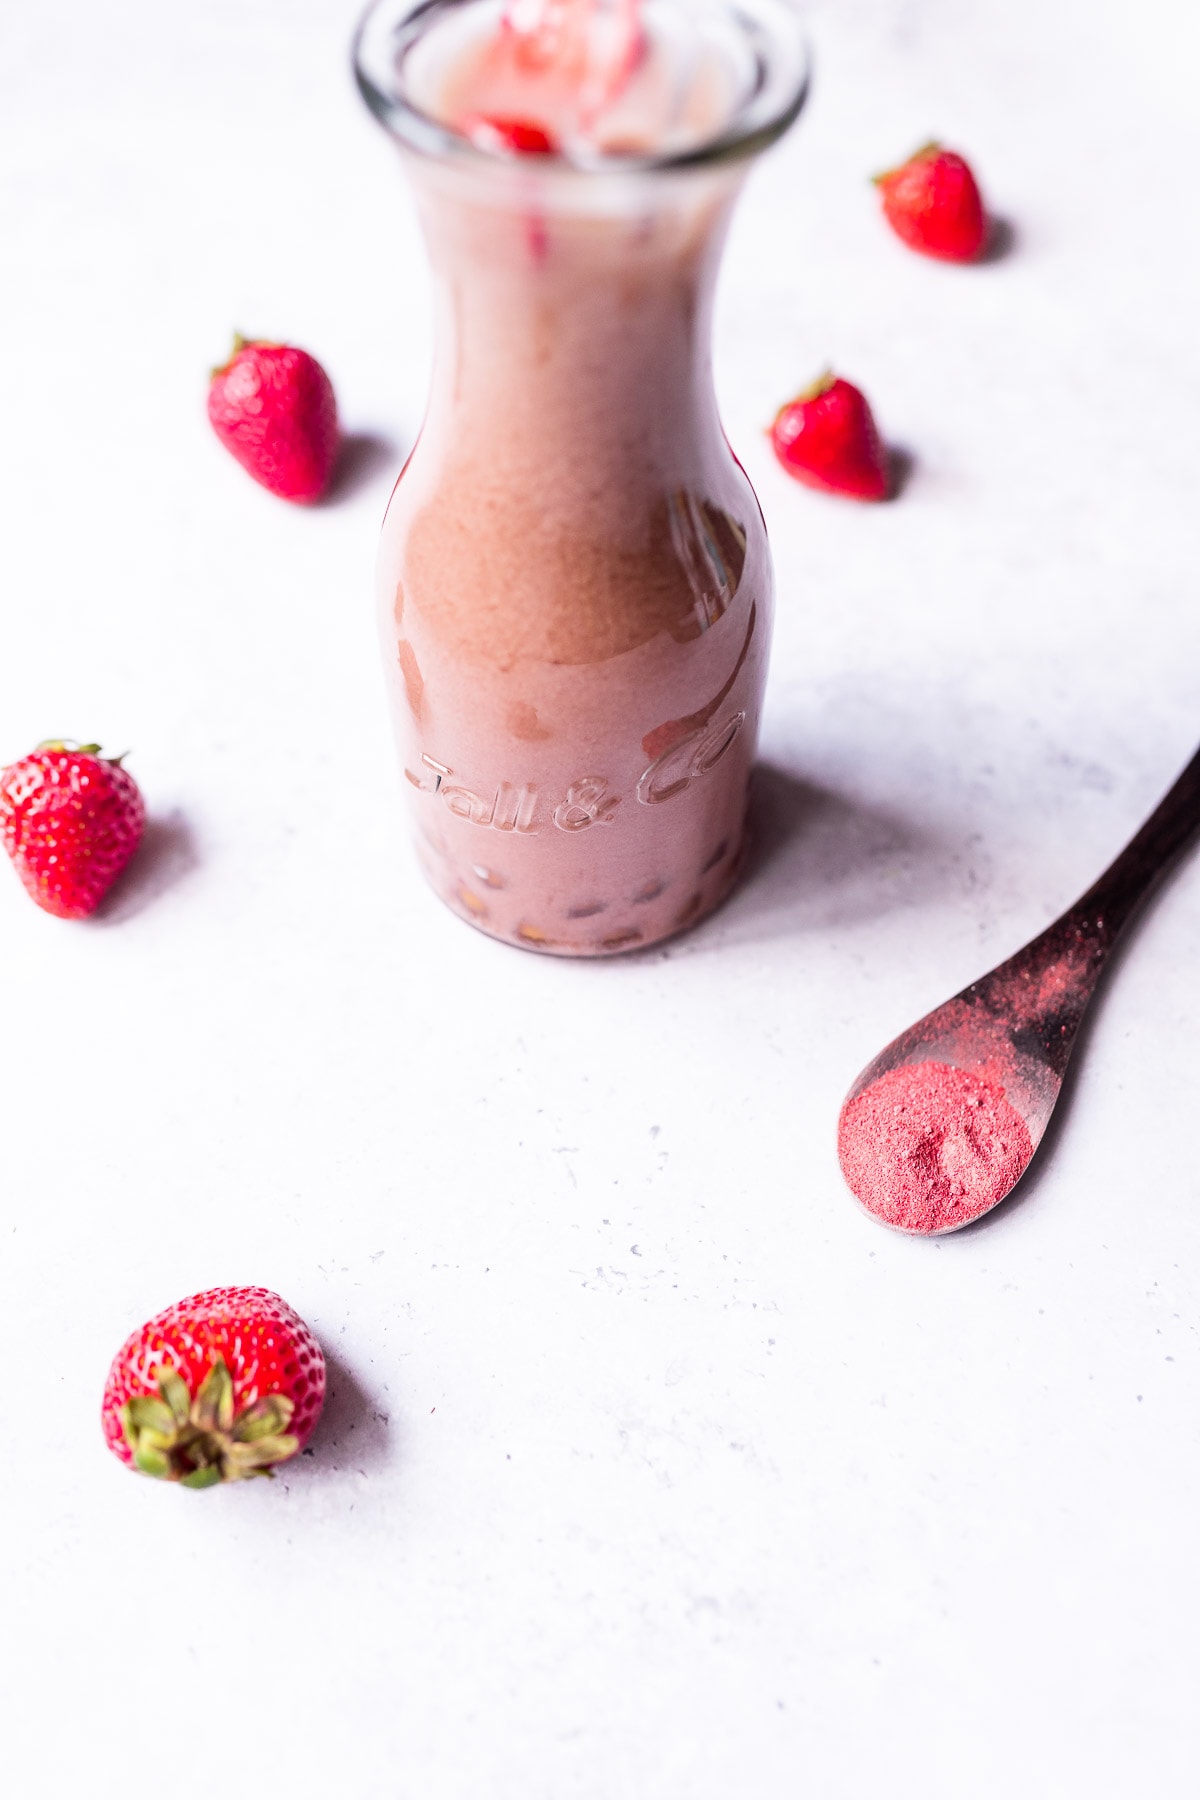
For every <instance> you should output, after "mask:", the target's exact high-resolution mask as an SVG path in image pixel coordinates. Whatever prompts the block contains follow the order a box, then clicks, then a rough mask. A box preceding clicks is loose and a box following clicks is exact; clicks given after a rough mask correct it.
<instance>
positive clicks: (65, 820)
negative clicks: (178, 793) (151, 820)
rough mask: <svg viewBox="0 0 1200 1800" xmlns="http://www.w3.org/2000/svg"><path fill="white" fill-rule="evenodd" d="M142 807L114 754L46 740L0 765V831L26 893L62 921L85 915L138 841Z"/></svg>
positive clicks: (94, 746) (142, 822) (96, 747)
mask: <svg viewBox="0 0 1200 1800" xmlns="http://www.w3.org/2000/svg"><path fill="white" fill-rule="evenodd" d="M145 822H146V809H145V806H144V805H143V803H142V796H141V794H140V792H139V790H138V785H137V782H136V781H135V780H134V779H133V776H132V775H131V774H130V773H129V771H128V770H127V769H123V768H122V767H121V759H120V757H106V756H102V755H101V754H100V746H99V744H78V745H76V744H70V743H67V742H65V741H64V740H62V739H56V738H51V739H48V740H47V742H45V743H44V744H39V745H38V747H37V749H36V750H35V751H34V752H33V754H32V756H25V757H22V759H21V761H20V762H16V763H13V764H12V766H11V768H7V769H4V770H3V771H0V834H2V835H3V839H4V848H5V849H6V850H7V851H8V854H9V855H10V856H11V857H12V860H13V862H14V863H15V864H16V869H17V874H18V875H19V876H20V877H21V880H22V881H23V882H24V884H25V888H26V891H27V892H28V893H29V894H30V895H31V896H32V897H33V899H34V900H36V901H37V903H38V905H39V906H40V907H42V908H43V909H44V910H45V911H46V912H48V913H54V914H55V916H56V917H57V918H60V919H86V918H87V916H88V914H89V913H92V912H95V910H96V908H97V906H99V904H100V902H101V900H103V898H104V896H105V894H107V892H108V890H109V888H110V887H111V886H112V884H113V882H114V881H115V880H116V879H117V876H118V875H119V874H120V873H121V870H122V869H123V868H124V867H125V865H126V863H127V862H128V861H129V859H130V857H131V856H132V855H133V853H134V851H135V850H136V849H137V847H138V843H139V842H140V840H141V835H142V828H143V826H144V825H145Z"/></svg>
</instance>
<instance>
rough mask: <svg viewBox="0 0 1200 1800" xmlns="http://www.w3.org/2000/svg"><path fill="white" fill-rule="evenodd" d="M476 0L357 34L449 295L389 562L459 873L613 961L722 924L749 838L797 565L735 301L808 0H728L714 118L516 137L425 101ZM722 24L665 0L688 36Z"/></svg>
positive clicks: (409, 756)
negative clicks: (508, 146)
mask: <svg viewBox="0 0 1200 1800" xmlns="http://www.w3.org/2000/svg"><path fill="white" fill-rule="evenodd" d="M477 3H478V0H426V3H425V4H423V5H416V6H414V5H413V4H412V0H378V4H376V5H375V6H374V7H373V8H372V9H371V11H370V12H369V13H368V14H367V16H366V19H365V20H364V23H363V26H362V28H361V30H360V34H359V38H358V41H357V45H356V70H357V74H358V79H359V83H360V86H361V88H362V91H363V93H364V96H365V97H366V99H367V101H368V103H369V105H370V106H371V108H372V110H373V111H374V112H375V113H376V115H377V116H378V117H379V118H380V119H381V120H382V122H383V123H384V124H385V125H386V126H387V128H388V130H389V131H390V133H391V135H392V136H393V138H394V139H395V141H396V142H397V144H398V145H399V146H400V148H401V150H402V151H403V153H404V157H405V161H406V163H407V168H408V174H409V177H410V179H411V181H412V184H413V187H414V189H415V192H416V198H417V203H418V207H419V211H420V216H421V221H422V225H423V228H424V233H425V237H426V241H427V245H428V250H429V255H430V258H431V262H432V266H433V271H434V278H435V291H436V321H435V356H434V371H433V380H432V391H431V395H430V400H429V406H428V411H427V414H426V418H425V422H424V425H423V427H422V430H421V434H420V437H419V440H418V442H417V445H416V447H415V449H414V451H413V453H412V455H411V457H410V459H409V461H408V463H407V465H406V467H405V469H404V470H403V472H402V474H401V476H400V479H399V481H398V483H397V485H396V489H395V491H394V493H393V495H392V498H391V502H390V504H389V507H388V512H387V516H386V519H385V522H384V527H383V536H382V541H381V546H380V553H379V563H378V586H379V603H380V621H381V630H382V641H383V654H384V663H385V669H386V673H387V678H388V683H389V688H390V692H391V699H392V705H393V710H394V715H395V721H396V728H397V734H398V738H399V743H400V753H401V758H402V762H403V768H404V775H405V784H406V787H407V789H408V792H409V795H410V799H411V802H412V806H413V809H414V814H415V824H416V842H417V847H418V851H419V854H420V857H421V860H422V863H423V865H424V868H425V870H426V873H427V874H428V877H429V880H430V881H431V883H432V884H433V886H434V888H435V889H436V891H437V892H438V893H439V894H440V895H441V897H442V898H443V899H444V900H445V901H446V902H447V903H448V904H449V905H450V906H451V907H452V908H454V910H455V911H456V912H458V913H459V914H460V915H461V916H462V917H463V918H464V919H466V920H468V921H469V922H470V923H471V924H473V925H475V926H477V927H479V929H481V930H482V931H485V932H488V933H490V934H491V935H493V936H495V937H498V938H501V939H503V940H505V941H506V942H508V943H512V944H516V945H521V946H523V947H525V948H528V949H535V950H540V951H545V952H550V953H555V954H559V955H567V956H601V955H609V954H614V953H617V952H620V951H624V950H630V949H634V948H638V947H641V946H644V945H648V944H653V943H655V942H657V941H659V940H661V939H663V938H666V937H669V936H670V935H671V934H673V933H674V932H677V931H680V930H682V929H684V928H685V927H688V926H691V925H693V924H695V923H696V922H697V921H698V920H700V919H702V918H703V917H704V916H705V915H706V914H707V913H708V912H710V911H711V910H712V908H713V907H715V906H716V905H717V904H718V903H719V902H720V901H721V900H722V899H723V898H724V897H725V895H726V894H727V893H728V892H729V890H730V888H731V886H732V885H733V883H734V881H735V879H736V876H737V872H738V867H739V861H740V857H741V854H742V849H743V839H744V832H745V811H746V791H747V782H748V778H749V773H750V768H751V764H752V762H753V758H754V752H755V741H756V736H757V730H758V721H759V711H760V706H761V702H762V693H763V685H764V681H765V677H766V667H767V653H768V647H769V640H770V630H771V613H772V574H771V564H770V555H769V550H768V546H767V538H766V530H765V527H764V524H763V519H762V514H761V512H760V510H759V506H758V503H757V500H756V499H755V496H754V492H753V490H752V488H751V486H750V483H749V481H748V480H747V478H746V475H745V473H744V471H743V470H742V468H741V466H740V464H739V463H738V461H737V459H736V458H735V457H734V455H733V452H732V451H731V450H730V448H729V445H728V443H727V441H726V439H725V436H724V433H723V431H722V429H721V424H720V420H719V418H718V415H717V406H716V400H715V395H714V391H713V382H712V371H711V347H710V334H711V314H712V299H713V288H714V284H715V280H716V275H717V267H718V262H719V259H720V253H721V249H722V244H723V240H724V236H725V230H726V226H727V223H728V220H729V216H730V213H731V211H732V208H733V205H734V202H735V200H736V198H737V195H738V192H739V190H740V187H741V184H742V182H743V179H744V177H745V174H746V171H747V169H748V166H749V163H750V161H751V159H752V157H753V156H754V155H755V154H756V153H757V152H759V151H760V150H762V149H763V148H764V147H765V146H766V145H767V144H769V143H770V142H772V141H773V140H774V139H775V138H776V137H777V136H778V135H779V134H780V133H781V132H782V131H784V130H785V129H786V127H787V126H788V125H789V124H790V123H791V121H792V120H793V119H794V118H795V116H796V113H797V112H798V110H799V108H800V105H801V102H802V99H803V93H804V82H805V58H804V51H803V45H802V42H801V39H800V37H799V32H798V27H797V23H796V18H795V14H794V13H793V11H792V9H791V7H790V5H789V4H788V3H787V0H740V3H739V4H737V5H736V7H735V6H734V4H733V3H732V0H712V4H711V5H710V6H709V12H710V13H719V14H720V15H721V23H722V25H723V27H724V28H725V29H726V30H727V31H732V32H734V33H735V34H736V35H735V36H734V37H733V38H732V39H731V40H730V41H731V43H732V44H733V46H734V51H735V62H734V66H733V67H732V68H731V70H730V78H731V80H736V82H737V84H738V86H737V91H736V95H735V102H734V104H733V105H732V107H730V108H729V109H727V111H726V113H725V116H724V118H723V119H722V120H721V121H720V122H719V124H718V128H717V131H716V133H715V134H714V135H709V136H707V137H706V138H704V140H703V141H701V142H699V143H693V144H691V145H690V146H689V147H686V148H684V149H675V150H674V151H671V152H665V153H661V154H642V153H638V152H636V151H635V152H633V153H619V154H615V155H614V154H611V153H609V154H605V155H603V156H597V157H596V158H594V159H593V160H592V161H590V162H583V163H580V162H578V161H571V162H567V161H565V160H563V159H561V158H558V157H554V156H513V155H506V154H504V153H503V152H502V151H490V150H488V149H487V148H480V147H478V145H477V144H476V143H475V142H472V141H470V140H469V139H468V138H466V137H464V136H461V135H459V134H458V133H456V132H454V131H452V130H450V129H448V128H447V127H445V126H444V125H442V124H440V123H438V121H437V120H436V118H435V117H434V116H433V115H432V113H431V111H430V110H428V106H426V107H425V108H424V109H423V107H422V105H421V104H420V103H419V102H420V100H421V98H422V97H423V95H422V92H421V82H422V62H421V59H422V55H423V54H424V52H425V49H426V47H427V44H428V41H429V39H428V34H429V32H430V30H431V28H432V27H433V26H434V25H435V24H436V23H437V21H438V20H439V19H446V18H447V17H450V16H451V15H453V17H450V22H451V24H453V23H454V19H455V18H456V17H460V16H461V12H460V11H459V9H462V8H465V7H466V6H469V5H471V4H477ZM705 3H706V0H699V9H700V11H701V12H703V11H704V8H705ZM696 11H697V0H648V3H647V12H648V14H649V15H650V16H651V20H652V18H653V14H654V13H655V12H657V13H659V14H674V15H676V17H675V19H674V21H673V22H674V24H675V25H676V26H678V25H679V22H680V20H681V19H682V20H683V24H684V28H685V29H691V22H692V21H694V18H695V15H696ZM668 22H671V21H668Z"/></svg>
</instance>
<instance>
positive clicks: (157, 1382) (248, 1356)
mask: <svg viewBox="0 0 1200 1800" xmlns="http://www.w3.org/2000/svg"><path fill="white" fill-rule="evenodd" d="M324 1399H325V1359H324V1357H323V1356H322V1354H321V1347H320V1345H319V1344H318V1343H317V1340H316V1338H315V1337H314V1336H313V1334H312V1332H311V1331H310V1330H309V1328H308V1326H307V1325H306V1324H305V1322H304V1320H303V1319H302V1318H301V1317H300V1315H299V1314H298V1313H297V1312H295V1311H294V1310H293V1308H292V1307H290V1306H289V1305H288V1304H287V1302H286V1301H284V1300H281V1299H280V1298H279V1296H278V1294H273V1293H271V1292H270V1290H269V1289H267V1288H261V1287H244V1288H236V1287H231V1288H210V1289H207V1290H206V1291H205V1292H203V1293H200V1294H193V1295H192V1296H191V1297H190V1298H189V1299H186V1300H180V1301H178V1302H177V1303H176V1304H175V1305H174V1306H169V1307H167V1308H166V1310H165V1311H163V1312H161V1313H157V1314H156V1315H155V1317H154V1318H153V1319H150V1320H149V1321H148V1322H147V1323H146V1324H145V1325H143V1326H141V1328H140V1329H139V1330H137V1331H135V1332H133V1333H132V1334H131V1335H130V1337H129V1338H128V1339H127V1340H126V1342H125V1343H124V1344H123V1345H122V1346H121V1349H120V1350H119V1351H118V1352H117V1355H116V1356H115V1357H114V1359H113V1363H112V1367H111V1368H110V1370H109V1372H108V1380H107V1382H106V1384H105V1389H104V1400H103V1404H102V1407H101V1422H102V1424H103V1428H104V1434H105V1437H106V1439H107V1441H108V1447H109V1449H110V1450H111V1451H112V1452H113V1454H114V1455H115V1456H118V1457H120V1459H121V1461H122V1462H124V1463H128V1464H130V1465H131V1466H132V1467H133V1468H135V1469H137V1470H139V1471H140V1473H141V1474H143V1475H150V1476H154V1477H156V1478H157V1479H158V1480H162V1481H175V1482H179V1483H181V1484H182V1485H183V1486H184V1487H191V1488H202V1487H214V1486H215V1485H216V1484H217V1483H218V1482H222V1481H241V1480H245V1479H247V1478H249V1477H252V1476H259V1475H269V1474H270V1473H271V1470H272V1469H273V1468H274V1467H275V1466H276V1465H278V1464H279V1463H283V1462H286V1461H288V1460H289V1459H290V1458H291V1457H293V1456H295V1455H297V1454H298V1453H299V1451H301V1450H302V1449H303V1448H304V1446H305V1444H306V1443H307V1441H308V1439H309V1437H310V1436H311V1435H312V1431H313V1428H314V1426H315V1425H316V1423H317V1419H318V1418H319V1417H320V1413H321V1407H322V1405H323V1403H324Z"/></svg>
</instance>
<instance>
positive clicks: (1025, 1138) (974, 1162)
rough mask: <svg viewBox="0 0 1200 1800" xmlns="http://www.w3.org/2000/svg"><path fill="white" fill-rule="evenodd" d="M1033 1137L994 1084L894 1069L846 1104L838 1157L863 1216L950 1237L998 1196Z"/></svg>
mask: <svg viewBox="0 0 1200 1800" xmlns="http://www.w3.org/2000/svg"><path fill="white" fill-rule="evenodd" d="M1032 1155H1033V1140H1032V1139H1031V1137H1030V1135H1029V1128H1028V1127H1027V1125H1026V1124H1025V1121H1024V1119H1023V1118H1022V1117H1021V1115H1020V1113H1019V1112H1017V1111H1016V1109H1015V1107H1013V1106H1012V1105H1010V1103H1009V1101H1008V1099H1007V1098H1006V1096H1005V1091H1004V1088H1003V1087H1001V1086H1000V1085H999V1083H998V1082H994V1081H986V1080H983V1079H981V1078H980V1077H979V1076H977V1075H971V1074H969V1073H968V1072H967V1070H965V1069H955V1068H951V1067H950V1065H949V1064H948V1063H940V1062H919V1063H902V1064H901V1065H900V1067H899V1068H897V1069H892V1070H890V1071H889V1072H888V1074H886V1075H881V1076H880V1078H879V1080H878V1081H873V1082H872V1083H871V1085H870V1087H867V1088H864V1089H863V1091H862V1093H861V1094H858V1095H856V1097H855V1098H854V1099H853V1100H850V1101H848V1102H847V1104H846V1105H845V1107H844V1108H843V1109H842V1116H841V1120H840V1123H839V1125H838V1156H839V1158H840V1159H841V1164H842V1173H843V1174H844V1175H845V1177H846V1181H847V1182H848V1184H849V1186H850V1189H851V1191H852V1192H853V1193H854V1195H855V1196H856V1198H857V1199H859V1200H860V1201H861V1202H862V1204H863V1205H864V1206H865V1207H866V1208H867V1210H868V1212H872V1213H874V1214H875V1216H876V1218H878V1219H882V1221H883V1222H884V1224H885V1225H894V1226H896V1227H897V1229H898V1230H900V1231H913V1232H935V1231H953V1230H955V1229H956V1228H957V1227H958V1226H960V1225H967V1224H969V1223H970V1221H971V1220H972V1219H977V1218H979V1216H980V1215H981V1214H982V1213H985V1212H987V1211H988V1209H989V1208H990V1207H992V1206H995V1204H996V1202H997V1201H998V1200H1002V1199H1003V1198H1004V1196H1005V1194H1007V1193H1008V1191H1009V1189H1010V1188H1012V1187H1014V1186H1015V1185H1016V1183H1017V1182H1018V1181H1019V1180H1020V1178H1021V1176H1022V1175H1023V1174H1024V1172H1025V1168H1026V1166H1027V1164H1028V1162H1029V1159H1030V1158H1031V1156H1032Z"/></svg>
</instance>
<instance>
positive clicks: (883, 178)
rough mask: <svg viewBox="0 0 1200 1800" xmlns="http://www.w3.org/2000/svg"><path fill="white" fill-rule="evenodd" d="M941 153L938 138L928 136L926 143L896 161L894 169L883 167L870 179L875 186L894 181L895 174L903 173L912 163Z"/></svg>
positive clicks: (924, 160)
mask: <svg viewBox="0 0 1200 1800" xmlns="http://www.w3.org/2000/svg"><path fill="white" fill-rule="evenodd" d="M941 153H942V145H941V143H940V142H939V140H938V139H937V138H930V139H929V141H928V143H925V144H922V145H921V147H920V149H919V150H914V151H913V153H912V155H911V156H906V157H905V159H904V161H903V162H902V163H897V164H896V166H895V168H894V169H885V170H884V171H883V173H882V175H872V177H871V180H872V182H873V183H874V185H875V186H876V187H883V186H884V184H885V183H886V182H889V181H894V180H895V179H896V177H897V175H903V173H904V171H905V169H907V168H910V167H911V166H912V164H913V163H915V162H928V161H929V160H930V159H931V158H932V157H934V156H940V155H941Z"/></svg>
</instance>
